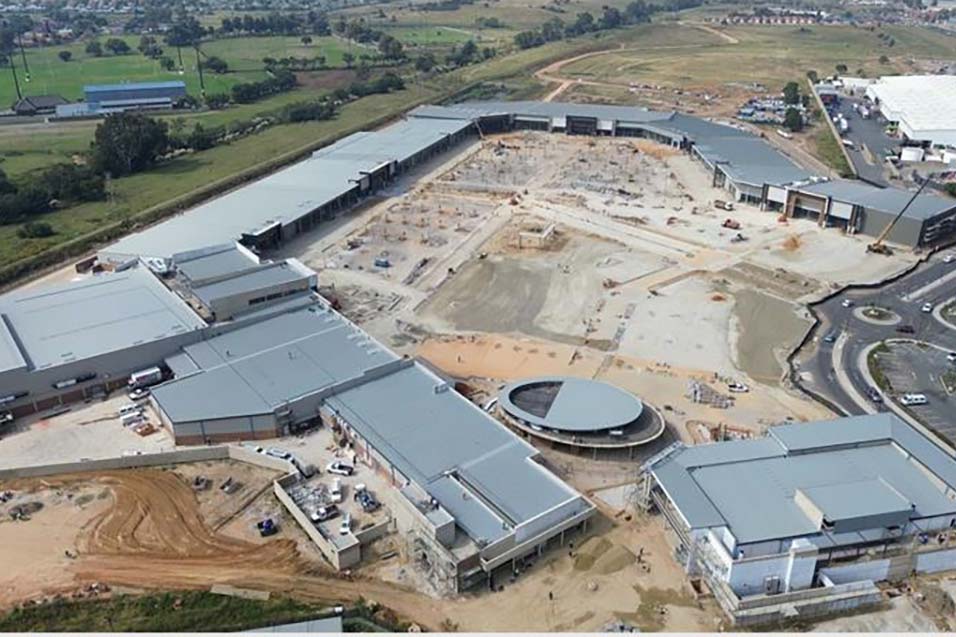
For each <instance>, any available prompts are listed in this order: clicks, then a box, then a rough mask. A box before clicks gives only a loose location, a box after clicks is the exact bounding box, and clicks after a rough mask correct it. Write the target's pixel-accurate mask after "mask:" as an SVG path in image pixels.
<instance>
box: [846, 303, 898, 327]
mask: <svg viewBox="0 0 956 637" xmlns="http://www.w3.org/2000/svg"><path fill="white" fill-rule="evenodd" d="M853 316H854V317H856V318H858V319H860V320H861V321H864V322H866V323H870V324H872V325H896V324H898V323H899V322H900V321H902V320H903V319H902V318H900V315H899V314H897V313H896V312H894V311H892V310H888V309H886V308H884V307H879V306H877V305H867V306H863V307H858V308H856V309H855V310H853Z"/></svg>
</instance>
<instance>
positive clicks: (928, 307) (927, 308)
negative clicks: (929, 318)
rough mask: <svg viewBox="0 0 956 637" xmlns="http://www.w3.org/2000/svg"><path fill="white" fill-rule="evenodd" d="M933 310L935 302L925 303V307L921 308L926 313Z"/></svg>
mask: <svg viewBox="0 0 956 637" xmlns="http://www.w3.org/2000/svg"><path fill="white" fill-rule="evenodd" d="M932 311H933V304H932V303H923V307H921V308H920V312H924V313H926V314H929V313H931V312H932Z"/></svg>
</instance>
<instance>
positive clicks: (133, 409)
mask: <svg viewBox="0 0 956 637" xmlns="http://www.w3.org/2000/svg"><path fill="white" fill-rule="evenodd" d="M141 411H143V408H142V407H140V406H139V405H134V404H133V403H126V404H125V405H123V406H122V407H120V408H119V417H120V418H122V417H123V416H125V415H126V414H138V413H140V412H141Z"/></svg>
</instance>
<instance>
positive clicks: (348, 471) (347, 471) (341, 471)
mask: <svg viewBox="0 0 956 637" xmlns="http://www.w3.org/2000/svg"><path fill="white" fill-rule="evenodd" d="M325 470H326V471H327V472H329V473H334V474H335V475H339V476H350V475H352V474H353V473H355V467H353V466H352V465H350V464H349V463H347V462H343V461H341V460H333V461H332V462H330V463H329V466H327V467H326V468H325Z"/></svg>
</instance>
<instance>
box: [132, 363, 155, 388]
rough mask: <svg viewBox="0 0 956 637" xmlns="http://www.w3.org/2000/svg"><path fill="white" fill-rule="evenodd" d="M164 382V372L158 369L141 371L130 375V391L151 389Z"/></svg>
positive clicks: (151, 368) (152, 368)
mask: <svg viewBox="0 0 956 637" xmlns="http://www.w3.org/2000/svg"><path fill="white" fill-rule="evenodd" d="M162 380H163V370H161V369H160V368H158V367H150V368H148V369H141V370H139V371H138V372H133V373H132V374H130V375H129V382H128V383H127V384H128V385H129V388H130V389H137V388H140V387H150V386H152V385H155V384H156V383H158V382H160V381H162Z"/></svg>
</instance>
